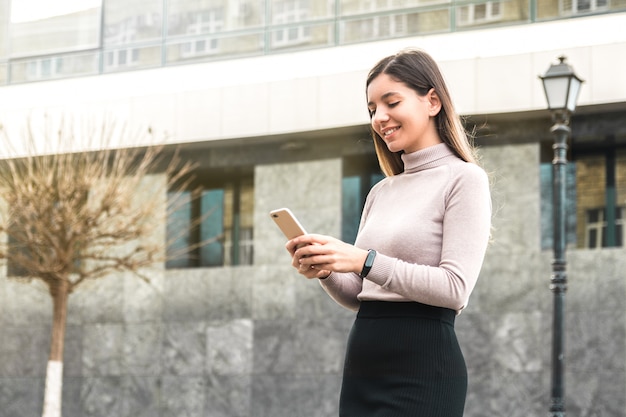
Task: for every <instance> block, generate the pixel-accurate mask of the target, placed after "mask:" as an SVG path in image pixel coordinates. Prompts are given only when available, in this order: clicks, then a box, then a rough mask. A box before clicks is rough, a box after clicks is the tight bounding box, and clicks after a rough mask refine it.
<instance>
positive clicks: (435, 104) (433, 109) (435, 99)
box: [426, 88, 441, 117]
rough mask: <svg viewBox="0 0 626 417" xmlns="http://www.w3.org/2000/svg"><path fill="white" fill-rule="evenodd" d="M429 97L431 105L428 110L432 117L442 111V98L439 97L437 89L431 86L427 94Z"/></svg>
mask: <svg viewBox="0 0 626 417" xmlns="http://www.w3.org/2000/svg"><path fill="white" fill-rule="evenodd" d="M426 97H427V98H428V102H429V103H430V107H429V110H428V115H429V116H431V117H435V116H437V115H438V114H439V111H441V100H440V99H439V95H438V94H437V92H436V91H435V89H434V88H431V89H430V90H429V91H428V93H427V94H426Z"/></svg>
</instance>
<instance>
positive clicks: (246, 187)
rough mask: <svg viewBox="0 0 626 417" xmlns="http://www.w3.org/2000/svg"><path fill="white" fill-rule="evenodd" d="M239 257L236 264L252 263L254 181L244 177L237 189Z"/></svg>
mask: <svg viewBox="0 0 626 417" xmlns="http://www.w3.org/2000/svg"><path fill="white" fill-rule="evenodd" d="M239 192H240V193H239V242H238V245H239V255H238V257H239V259H238V263H237V264H238V265H252V262H253V254H254V253H253V248H254V242H253V240H252V239H253V237H254V236H253V231H254V182H253V179H252V178H248V179H244V180H243V181H242V183H241V187H240V191H239Z"/></svg>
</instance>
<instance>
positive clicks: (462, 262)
mask: <svg viewBox="0 0 626 417" xmlns="http://www.w3.org/2000/svg"><path fill="white" fill-rule="evenodd" d="M402 160H403V162H404V172H403V173H401V174H399V175H395V176H392V177H387V178H385V179H384V180H382V181H381V182H379V183H378V184H376V185H375V186H374V187H373V188H372V190H371V191H370V193H369V195H368V197H367V200H366V203H365V208H364V210H363V215H362V218H361V224H360V226H359V233H358V235H357V239H356V242H355V245H356V246H357V247H359V248H362V249H375V250H376V251H377V252H378V254H377V255H376V258H375V260H374V265H373V266H372V269H371V270H370V272H369V274H368V275H367V278H366V279H361V278H360V277H359V275H358V274H355V273H332V274H331V275H330V276H329V277H328V278H326V279H323V280H320V282H321V285H322V287H323V288H324V289H325V290H326V292H327V293H328V294H329V295H330V296H331V297H332V298H333V299H334V300H335V301H336V302H337V303H339V304H340V305H342V306H344V307H346V308H348V309H351V310H357V309H358V308H359V304H360V301H365V300H379V301H417V302H420V303H423V304H428V305H433V306H438V307H446V308H449V309H452V310H456V311H457V312H460V311H461V310H462V309H463V308H465V306H466V305H467V303H468V300H469V296H470V294H471V292H472V290H473V289H474V286H475V284H476V281H477V279H478V274H479V272H480V268H481V266H482V262H483V259H484V256H485V251H486V249H487V243H488V240H489V234H490V228H491V198H490V193H489V181H488V178H487V175H486V174H485V172H484V171H483V170H482V169H481V168H480V167H479V166H477V165H475V164H472V163H467V162H464V161H463V160H461V159H460V158H458V157H457V156H456V155H455V154H454V153H453V151H452V150H451V149H450V148H449V147H448V146H447V145H446V144H443V143H442V144H439V145H435V146H431V147H429V148H426V149H422V150H419V151H417V152H413V153H410V154H403V155H402Z"/></svg>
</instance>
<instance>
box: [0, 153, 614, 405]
mask: <svg viewBox="0 0 626 417" xmlns="http://www.w3.org/2000/svg"><path fill="white" fill-rule="evenodd" d="M481 153H482V155H483V164H484V166H485V168H486V169H487V170H488V171H489V172H490V175H491V178H492V181H493V208H494V228H493V241H492V243H491V245H490V247H489V250H488V254H487V258H486V260H485V264H484V268H483V272H482V275H481V278H480V280H479V283H478V286H477V288H476V290H475V293H474V294H473V297H472V299H471V300H470V304H469V306H468V308H467V309H466V310H465V311H464V312H463V313H462V314H461V315H460V316H459V317H458V320H457V329H458V332H459V338H460V340H461V344H462V348H463V350H464V352H465V355H466V361H467V365H468V368H469V372H470V391H469V395H468V400H467V407H466V410H467V412H466V416H468V417H484V416H506V417H516V416H520V417H521V416H524V417H526V416H529V415H547V413H548V412H547V410H548V406H549V396H550V346H551V308H552V293H551V292H550V290H549V289H548V285H549V280H550V274H551V266H550V262H551V253H550V252H542V251H541V250H540V236H539V224H540V222H539V177H538V175H539V170H538V165H539V146H538V145H537V144H524V145H504V146H486V147H484V148H482V150H481ZM340 178H341V159H318V160H313V161H309V162H298V163H281V164H264V165H258V166H257V167H256V170H255V194H256V200H255V218H254V221H255V230H254V235H255V247H254V250H255V264H254V265H251V266H245V267H233V268H209V269H191V270H167V271H166V270H159V269H156V270H154V271H152V273H151V277H152V280H151V283H150V284H147V283H145V282H143V281H140V280H138V279H136V278H135V277H133V276H130V275H119V276H115V277H112V278H110V279H106V280H101V281H96V282H91V283H89V284H87V285H86V286H84V287H82V288H81V289H79V290H78V291H77V292H76V293H75V294H73V295H72V296H71V298H70V311H69V319H68V331H67V337H66V349H65V381H64V382H65V386H64V398H63V411H64V413H63V415H64V417H100V416H102V417H104V416H106V417H111V416H115V417H127V416H133V417H143V416H146V417H148V416H149V417H181V416H189V417H201V416H202V417H204V416H212V417H283V416H284V417H331V416H335V417H336V416H337V406H338V395H339V389H340V383H341V367H342V362H343V351H344V348H345V341H346V339H347V335H348V332H349V329H350V326H351V323H352V320H353V317H354V314H353V313H351V312H349V311H346V310H344V309H342V308H340V307H339V306H337V305H336V304H335V303H334V302H332V301H331V300H330V299H329V298H328V297H327V296H326V295H325V294H324V292H323V291H322V290H321V288H320V287H319V284H318V283H317V282H316V281H315V280H311V281H307V280H305V279H303V278H302V277H301V276H299V275H298V274H296V273H295V271H294V270H293V269H292V268H291V266H290V265H289V257H288V255H287V253H286V252H285V250H284V247H283V245H284V239H283V237H282V235H281V234H280V232H279V231H278V230H277V229H276V227H275V226H274V225H273V224H272V222H271V220H270V218H269V216H268V212H269V210H271V209H273V208H277V207H282V206H288V207H290V208H291V209H292V210H293V211H294V212H295V213H296V214H297V215H298V217H299V218H300V220H301V221H302V222H303V224H304V226H305V227H306V228H307V229H309V230H310V231H316V232H318V231H319V232H321V233H327V234H331V235H335V236H339V234H340V224H339V222H340V220H339V219H340V210H341V205H340V199H341V190H340V185H341V183H340ZM624 255H625V250H624V248H619V249H610V250H597V251H586V250H574V251H570V252H568V262H569V264H568V278H569V282H570V284H569V291H568V293H567V296H566V297H567V299H566V309H567V346H566V354H567V357H566V366H567V373H566V393H567V410H568V414H571V415H577V416H611V417H620V416H626V400H625V398H626V395H625V393H626V361H625V360H624V359H625V358H626V355H625V354H626V317H625V314H626V313H625V312H624V309H623V308H621V305H622V301H623V300H624V299H625V296H626V277H625V276H624V274H625V272H624V271H626V256H624ZM50 320H51V302H50V297H49V295H48V294H47V293H46V289H45V288H44V287H43V286H42V285H41V284H39V283H38V282H37V281H34V282H30V283H23V282H17V281H15V280H13V279H7V278H6V277H4V276H2V277H0V417H35V416H38V415H40V413H41V407H42V399H43V384H44V377H45V368H46V361H47V353H48V343H49V335H50Z"/></svg>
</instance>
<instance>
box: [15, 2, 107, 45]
mask: <svg viewBox="0 0 626 417" xmlns="http://www.w3.org/2000/svg"><path fill="white" fill-rule="evenodd" d="M100 13H101V0H82V1H80V2H68V1H50V0H15V1H13V2H12V4H11V22H10V35H9V36H10V37H9V42H10V43H11V48H10V52H11V56H13V57H20V56H32V55H43V54H50V53H54V52H63V51H71V50H78V49H89V48H96V47H97V46H98V45H99V39H100V20H101V19H100Z"/></svg>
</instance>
